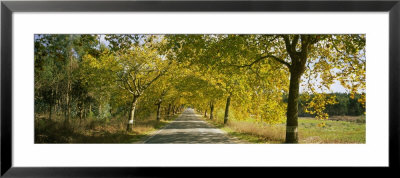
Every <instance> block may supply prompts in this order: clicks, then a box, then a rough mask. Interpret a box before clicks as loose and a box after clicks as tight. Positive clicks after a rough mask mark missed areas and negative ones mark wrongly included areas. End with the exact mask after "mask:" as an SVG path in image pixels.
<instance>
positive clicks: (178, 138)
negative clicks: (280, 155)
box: [144, 108, 239, 143]
mask: <svg viewBox="0 0 400 178" xmlns="http://www.w3.org/2000/svg"><path fill="white" fill-rule="evenodd" d="M144 143H239V141H238V140H237V139H235V138H231V137H229V136H228V135H227V134H226V132H224V131H222V130H221V129H218V128H215V127H213V126H211V125H210V124H208V123H206V122H205V121H203V120H201V116H200V115H197V114H196V113H195V112H194V110H193V109H190V108H188V109H185V110H184V111H183V112H182V114H181V115H180V116H179V117H178V118H176V119H175V120H174V121H172V122H171V123H169V124H168V125H167V126H166V127H164V128H163V129H161V130H159V131H157V132H156V133H155V134H153V135H152V136H151V137H149V138H148V139H147V140H145V141H144Z"/></svg>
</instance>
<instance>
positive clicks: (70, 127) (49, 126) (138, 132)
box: [35, 116, 176, 143]
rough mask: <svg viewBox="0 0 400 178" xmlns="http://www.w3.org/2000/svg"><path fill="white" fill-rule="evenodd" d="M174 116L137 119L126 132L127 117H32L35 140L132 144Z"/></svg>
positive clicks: (39, 141)
mask: <svg viewBox="0 0 400 178" xmlns="http://www.w3.org/2000/svg"><path fill="white" fill-rule="evenodd" d="M175 118H176V116H173V117H169V118H164V119H162V120H161V121H157V120H156V119H155V117H154V116H152V117H149V118H146V119H140V120H137V121H136V124H135V126H134V127H133V131H132V132H126V119H125V118H113V119H108V120H100V119H93V118H92V119H86V120H82V121H80V120H79V119H71V120H70V122H69V123H68V124H65V123H64V120H63V119H62V118H57V117H55V118H53V119H52V120H49V119H46V118H43V117H36V118H35V143H135V142H138V141H141V139H143V138H144V137H146V136H147V135H148V134H149V133H151V132H152V131H154V130H156V129H158V128H160V127H162V126H164V125H166V124H167V123H168V122H169V121H171V120H173V119H175Z"/></svg>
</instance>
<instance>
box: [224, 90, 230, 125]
mask: <svg viewBox="0 0 400 178" xmlns="http://www.w3.org/2000/svg"><path fill="white" fill-rule="evenodd" d="M230 104H231V96H230V95H229V96H228V98H227V99H226V107H225V116H224V124H226V123H227V122H228V118H229V105H230Z"/></svg>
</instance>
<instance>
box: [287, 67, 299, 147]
mask: <svg viewBox="0 0 400 178" xmlns="http://www.w3.org/2000/svg"><path fill="white" fill-rule="evenodd" d="M300 77H301V72H297V71H293V72H291V73H290V86H289V98H288V106H287V113H286V116H287V121H286V143H298V139H299V138H298V130H297V127H298V110H299V108H298V102H299V87H300Z"/></svg>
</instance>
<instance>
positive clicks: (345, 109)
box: [285, 93, 366, 117]
mask: <svg viewBox="0 0 400 178" xmlns="http://www.w3.org/2000/svg"><path fill="white" fill-rule="evenodd" d="M328 96H334V98H335V99H336V103H335V104H331V105H327V106H326V108H325V112H326V113H327V114H329V116H360V115H363V114H365V111H366V110H365V107H364V106H363V104H362V103H360V102H359V100H360V99H361V98H362V94H355V95H354V97H353V98H352V96H351V95H350V94H348V93H332V94H328ZM312 97H314V96H313V95H311V96H310V97H304V95H303V94H300V101H299V116H302V117H310V116H311V117H314V116H315V114H311V113H310V112H306V111H305V110H306V107H307V104H308V103H309V102H310V101H311V98H312ZM285 100H286V99H285Z"/></svg>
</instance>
